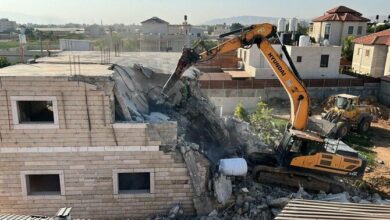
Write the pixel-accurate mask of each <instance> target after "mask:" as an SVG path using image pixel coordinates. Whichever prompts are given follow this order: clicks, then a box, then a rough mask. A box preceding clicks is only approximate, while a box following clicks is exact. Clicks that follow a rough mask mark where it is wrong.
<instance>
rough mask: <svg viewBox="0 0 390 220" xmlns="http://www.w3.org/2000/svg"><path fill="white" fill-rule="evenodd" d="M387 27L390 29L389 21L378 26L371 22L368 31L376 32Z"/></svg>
mask: <svg viewBox="0 0 390 220" xmlns="http://www.w3.org/2000/svg"><path fill="white" fill-rule="evenodd" d="M387 29H390V24H389V23H386V24H382V25H378V26H376V24H371V25H370V26H368V27H367V33H375V32H379V31H383V30H387Z"/></svg>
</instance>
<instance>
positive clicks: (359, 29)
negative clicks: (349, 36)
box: [357, 26, 363, 35]
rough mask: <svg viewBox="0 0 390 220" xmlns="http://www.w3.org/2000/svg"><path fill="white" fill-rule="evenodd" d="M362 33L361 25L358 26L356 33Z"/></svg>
mask: <svg viewBox="0 0 390 220" xmlns="http://www.w3.org/2000/svg"><path fill="white" fill-rule="evenodd" d="M362 33H363V26H358V29H357V34H358V35H361V34H362Z"/></svg>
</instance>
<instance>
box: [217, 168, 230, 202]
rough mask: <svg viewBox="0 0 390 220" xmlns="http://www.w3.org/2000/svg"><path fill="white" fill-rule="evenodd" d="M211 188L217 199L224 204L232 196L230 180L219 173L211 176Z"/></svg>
mask: <svg viewBox="0 0 390 220" xmlns="http://www.w3.org/2000/svg"><path fill="white" fill-rule="evenodd" d="M213 190H214V196H215V197H216V199H217V201H218V202H219V203H221V204H223V205H224V204H226V202H227V201H229V199H230V197H231V196H232V181H231V180H230V179H229V178H228V177H226V176H225V175H222V174H220V175H218V176H217V177H215V178H213Z"/></svg>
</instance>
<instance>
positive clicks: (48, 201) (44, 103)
mask: <svg viewBox="0 0 390 220" xmlns="http://www.w3.org/2000/svg"><path fill="white" fill-rule="evenodd" d="M141 70H142V68H139V69H134V68H124V67H120V66H111V68H110V66H108V65H98V64H78V65H74V64H71V63H70V64H69V63H63V64H59V63H56V64H54V63H37V64H32V65H24V64H20V65H15V66H11V67H7V68H3V69H1V70H0V99H1V104H0V109H1V110H0V112H1V118H0V123H1V130H0V131H1V134H0V213H12V214H21V215H30V214H39V215H49V216H50V215H52V214H53V213H55V212H56V211H57V210H58V208H60V207H64V206H67V207H73V209H72V217H73V218H91V219H108V218H111V219H112V218H131V219H135V218H145V217H148V216H151V215H155V214H158V213H162V212H166V210H167V209H169V208H170V207H172V206H173V205H174V204H177V203H180V204H181V207H182V208H183V209H184V211H185V212H186V213H187V214H191V213H194V212H195V209H194V204H193V188H192V183H191V181H190V176H189V174H188V171H187V168H186V165H185V163H184V160H183V158H182V156H181V155H180V154H179V155H178V154H177V153H175V152H168V151H163V149H162V148H163V147H166V146H172V145H174V144H175V143H176V140H177V123H176V122H173V121H167V120H159V119H158V117H156V114H153V113H151V114H150V112H149V109H147V108H148V106H147V105H143V102H145V100H143V98H142V96H139V95H138V94H136V93H134V92H132V91H133V90H135V87H137V86H138V85H134V84H131V83H130V79H131V78H132V77H137V76H142V77H145V76H144V75H143V74H142V73H141ZM163 80H165V78H164V79H163ZM119 82H121V84H120V83H119ZM129 96H137V97H138V99H139V101H138V102H136V103H131V102H129V100H128V98H129ZM133 98H134V97H133ZM137 111H144V112H143V115H148V114H150V115H149V116H146V117H140V115H139V114H140V113H139V112H137ZM157 116H158V114H157Z"/></svg>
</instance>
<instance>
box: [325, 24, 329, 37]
mask: <svg viewBox="0 0 390 220" xmlns="http://www.w3.org/2000/svg"><path fill="white" fill-rule="evenodd" d="M329 36H330V24H326V25H325V34H324V39H328V40H329Z"/></svg>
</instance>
